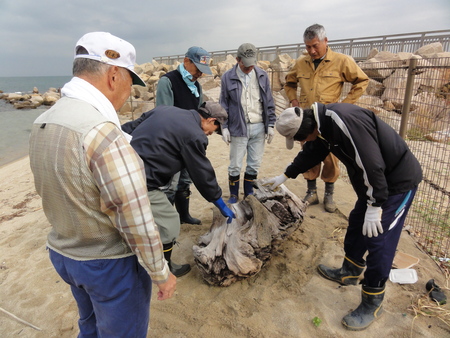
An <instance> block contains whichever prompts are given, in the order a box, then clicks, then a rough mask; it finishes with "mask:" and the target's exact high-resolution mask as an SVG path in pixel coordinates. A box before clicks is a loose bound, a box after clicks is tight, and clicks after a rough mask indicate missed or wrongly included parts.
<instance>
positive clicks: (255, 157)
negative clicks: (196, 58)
mask: <svg viewBox="0 0 450 338" xmlns="http://www.w3.org/2000/svg"><path fill="white" fill-rule="evenodd" d="M256 52H257V51H256V47H255V46H254V45H252V44H251V43H243V44H242V45H240V46H239V48H238V51H237V57H236V60H237V64H236V65H235V66H234V67H233V68H232V69H230V70H228V71H227V72H226V73H225V74H223V76H222V84H221V92H220V104H221V105H222V107H223V108H224V109H225V110H226V111H227V113H228V120H227V121H226V123H225V124H224V128H223V131H222V138H223V140H224V141H225V143H226V144H228V145H230V165H229V167H228V179H229V186H230V198H229V200H228V203H237V202H238V200H239V183H240V174H241V167H242V162H243V159H244V156H245V155H247V166H246V168H245V174H244V184H243V185H244V196H245V197H246V196H247V195H253V181H254V180H255V179H256V178H257V175H258V170H259V167H260V166H261V162H262V156H263V153H264V140H267V143H270V142H271V141H272V138H273V135H274V130H273V127H274V125H275V120H276V116H275V104H274V102H273V97H272V91H271V89H270V83H269V77H268V76H267V73H266V72H265V71H264V70H263V69H261V68H259V67H258V66H256Z"/></svg>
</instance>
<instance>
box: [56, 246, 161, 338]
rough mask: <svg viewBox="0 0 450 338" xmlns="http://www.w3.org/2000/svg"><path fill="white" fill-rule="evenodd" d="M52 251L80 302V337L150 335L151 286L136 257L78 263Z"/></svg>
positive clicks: (143, 336)
mask: <svg viewBox="0 0 450 338" xmlns="http://www.w3.org/2000/svg"><path fill="white" fill-rule="evenodd" d="M49 251H50V260H51V261H52V263H53V266H54V267H55V269H56V271H57V272H58V274H59V275H60V276H61V278H62V279H63V280H64V281H65V282H66V283H67V284H69V285H70V288H71V289H72V294H73V296H74V298H75V300H76V301H77V305H78V312H79V315H80V319H79V320H78V326H79V328H80V334H79V335H78V337H80V338H85V337H142V338H145V337H146V336H147V331H148V324H149V317H150V297H151V293H152V284H151V279H150V276H149V275H148V273H147V271H145V269H144V268H143V267H142V266H141V265H140V264H139V263H138V260H137V257H136V256H134V255H133V256H130V257H125V258H119V259H96V260H91V261H77V260H73V259H70V258H68V257H65V256H63V255H61V254H59V253H57V252H55V251H53V250H49Z"/></svg>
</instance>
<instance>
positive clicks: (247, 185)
mask: <svg viewBox="0 0 450 338" xmlns="http://www.w3.org/2000/svg"><path fill="white" fill-rule="evenodd" d="M254 180H256V175H250V174H247V173H245V175H244V196H245V197H247V196H248V195H253V181H254Z"/></svg>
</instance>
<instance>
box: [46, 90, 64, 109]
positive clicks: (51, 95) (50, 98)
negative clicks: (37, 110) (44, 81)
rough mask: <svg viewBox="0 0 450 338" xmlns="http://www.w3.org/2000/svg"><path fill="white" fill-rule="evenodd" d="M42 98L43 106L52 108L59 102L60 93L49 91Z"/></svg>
mask: <svg viewBox="0 0 450 338" xmlns="http://www.w3.org/2000/svg"><path fill="white" fill-rule="evenodd" d="M42 98H43V102H42V104H44V105H46V106H52V105H54V104H55V103H56V101H58V100H59V99H60V95H59V94H58V93H56V92H55V91H48V92H46V93H44V95H43V96H42Z"/></svg>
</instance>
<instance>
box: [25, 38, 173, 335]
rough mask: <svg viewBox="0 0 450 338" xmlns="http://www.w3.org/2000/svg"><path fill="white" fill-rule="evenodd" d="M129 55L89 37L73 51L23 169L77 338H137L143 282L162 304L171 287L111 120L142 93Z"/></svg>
mask: <svg viewBox="0 0 450 338" xmlns="http://www.w3.org/2000/svg"><path fill="white" fill-rule="evenodd" d="M135 61H136V52H135V49H134V47H133V46H132V45H131V44H130V43H128V42H127V41H125V40H122V39H120V38H118V37H116V36H114V35H111V34H110V33H105V32H92V33H87V34H86V35H84V36H83V37H82V38H81V39H80V40H79V41H78V42H77V44H76V46H75V60H74V62H73V75H74V77H73V78H72V80H71V81H70V82H68V83H67V84H66V85H64V87H63V88H62V90H61V93H62V98H61V99H60V100H59V101H58V102H57V103H56V104H55V105H54V106H53V107H52V108H50V109H49V110H48V111H46V112H45V113H43V114H42V115H41V116H39V117H38V118H37V119H36V121H35V122H34V124H33V126H32V131H31V136H30V165H31V169H32V172H33V175H34V181H35V186H36V190H37V192H38V194H39V195H40V196H41V197H42V204H43V209H44V212H45V215H46V216H47V219H48V220H49V222H50V224H51V225H52V228H51V230H50V233H49V235H48V242H47V247H48V248H49V252H50V259H51V261H52V263H53V265H54V267H55V269H56V271H57V272H58V273H59V275H60V276H61V278H62V279H63V280H64V281H65V282H66V283H68V284H69V285H70V287H71V290H72V294H73V296H74V298H75V300H76V301H77V305H78V310H79V315H80V320H79V322H78V325H79V329H80V334H79V336H80V337H97V336H102V337H113V336H114V337H146V336H147V331H148V324H149V315H150V298H151V292H152V282H153V283H155V285H156V286H157V287H158V289H159V292H158V299H160V300H164V299H167V298H170V297H171V296H172V295H173V293H174V291H175V286H176V277H175V276H174V275H173V274H172V273H170V271H169V267H168V264H167V262H166V260H165V259H164V255H163V251H162V243H161V240H160V236H159V232H158V229H157V227H156V224H155V222H154V220H153V216H152V212H151V209H150V203H149V200H148V197H147V194H146V192H147V189H146V182H145V173H144V166H143V163H142V161H141V159H140V158H139V156H138V155H137V154H136V152H135V151H134V150H133V148H132V147H131V145H130V143H129V140H130V139H131V137H130V135H128V134H126V133H124V132H123V131H122V130H121V128H120V124H119V119H118V116H117V113H116V111H117V110H118V109H119V108H120V107H121V106H122V105H123V104H124V102H125V101H126V99H127V98H128V97H129V95H130V92H131V85H133V84H136V85H141V86H145V83H144V82H143V81H142V80H141V79H140V78H139V76H138V75H137V74H136V73H135V72H134V63H135Z"/></svg>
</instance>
